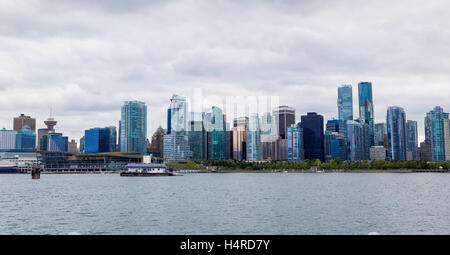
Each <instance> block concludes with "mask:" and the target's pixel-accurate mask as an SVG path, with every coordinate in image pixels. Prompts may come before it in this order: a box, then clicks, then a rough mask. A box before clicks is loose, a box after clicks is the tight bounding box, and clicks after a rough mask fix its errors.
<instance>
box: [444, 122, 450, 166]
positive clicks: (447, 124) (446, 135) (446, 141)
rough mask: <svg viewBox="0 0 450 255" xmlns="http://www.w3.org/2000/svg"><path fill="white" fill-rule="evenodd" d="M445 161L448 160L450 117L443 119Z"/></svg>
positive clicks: (449, 157)
mask: <svg viewBox="0 0 450 255" xmlns="http://www.w3.org/2000/svg"><path fill="white" fill-rule="evenodd" d="M443 128H444V151H445V161H450V119H448V118H447V119H443Z"/></svg>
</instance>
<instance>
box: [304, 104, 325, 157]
mask: <svg viewBox="0 0 450 255" xmlns="http://www.w3.org/2000/svg"><path fill="white" fill-rule="evenodd" d="M301 128H303V146H304V153H305V159H311V160H313V159H320V160H321V161H325V155H324V150H325V145H324V133H323V132H324V130H323V116H322V115H319V114H317V113H315V112H308V114H307V115H302V116H301Z"/></svg>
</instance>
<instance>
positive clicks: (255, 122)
mask: <svg viewBox="0 0 450 255" xmlns="http://www.w3.org/2000/svg"><path fill="white" fill-rule="evenodd" d="M246 133H247V161H260V160H261V159H262V153H261V151H262V147H261V131H260V126H259V116H258V114H252V115H251V116H250V119H249V123H248V129H247V132H246Z"/></svg>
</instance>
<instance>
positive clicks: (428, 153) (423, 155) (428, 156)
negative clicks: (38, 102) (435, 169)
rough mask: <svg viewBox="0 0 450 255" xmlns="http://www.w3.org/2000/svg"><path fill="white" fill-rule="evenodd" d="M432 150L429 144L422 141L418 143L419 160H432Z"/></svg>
mask: <svg viewBox="0 0 450 255" xmlns="http://www.w3.org/2000/svg"><path fill="white" fill-rule="evenodd" d="M432 154H433V152H432V148H431V144H429V143H428V142H426V141H424V142H421V143H420V147H419V158H420V160H425V161H432V160H433V155H432Z"/></svg>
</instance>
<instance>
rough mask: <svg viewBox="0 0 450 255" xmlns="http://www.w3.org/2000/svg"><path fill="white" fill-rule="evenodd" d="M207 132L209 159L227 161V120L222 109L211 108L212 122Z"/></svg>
mask: <svg viewBox="0 0 450 255" xmlns="http://www.w3.org/2000/svg"><path fill="white" fill-rule="evenodd" d="M207 131H208V134H207V139H208V143H207V144H208V148H207V151H208V159H211V160H224V159H226V134H225V118H224V115H223V112H222V109H220V108H219V107H217V106H213V107H212V108H211V122H210V123H209V124H208V130H207Z"/></svg>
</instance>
